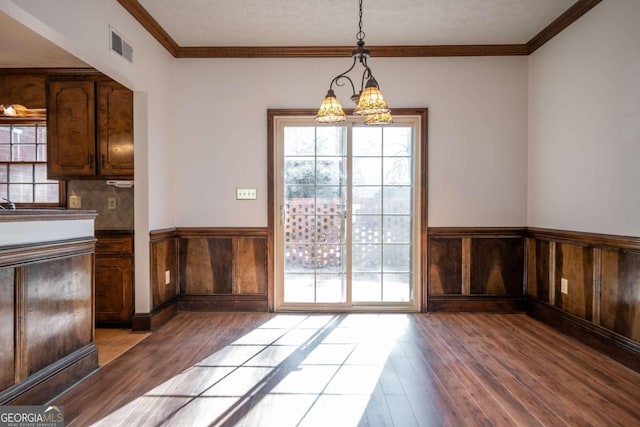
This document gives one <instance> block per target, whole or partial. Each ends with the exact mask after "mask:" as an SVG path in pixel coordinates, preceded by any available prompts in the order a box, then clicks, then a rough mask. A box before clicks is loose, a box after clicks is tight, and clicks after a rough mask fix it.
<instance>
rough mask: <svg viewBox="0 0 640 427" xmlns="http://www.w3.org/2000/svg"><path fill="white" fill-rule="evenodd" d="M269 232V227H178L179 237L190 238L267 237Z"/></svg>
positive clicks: (177, 233)
mask: <svg viewBox="0 0 640 427" xmlns="http://www.w3.org/2000/svg"><path fill="white" fill-rule="evenodd" d="M268 234H269V229H268V228H267V227H178V228H176V235H177V237H180V238H184V239H188V238H190V237H223V238H224V237H226V238H234V237H266V236H268Z"/></svg>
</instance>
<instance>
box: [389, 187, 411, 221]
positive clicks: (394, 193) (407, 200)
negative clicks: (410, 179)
mask: <svg viewBox="0 0 640 427" xmlns="http://www.w3.org/2000/svg"><path fill="white" fill-rule="evenodd" d="M382 211H383V212H384V213H385V214H405V215H409V214H411V187H391V186H385V187H384V207H383V209H382Z"/></svg>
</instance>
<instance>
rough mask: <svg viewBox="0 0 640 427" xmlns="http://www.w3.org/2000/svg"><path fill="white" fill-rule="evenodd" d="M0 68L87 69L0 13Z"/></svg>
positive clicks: (70, 56)
mask: <svg viewBox="0 0 640 427" xmlns="http://www.w3.org/2000/svg"><path fill="white" fill-rule="evenodd" d="M0 52H1V54H0V68H16V67H18V68H21V67H25V68H29V67H80V68H83V67H87V64H85V63H84V62H82V61H80V60H79V59H78V58H76V57H75V56H73V55H71V54H70V53H68V52H67V51H65V50H63V49H60V48H59V47H58V46H56V45H55V44H53V43H51V42H50V41H48V40H47V39H45V38H44V37H42V36H40V35H38V34H36V33H34V32H33V31H31V30H30V29H29V28H27V27H25V26H24V25H22V24H20V23H18V22H17V21H15V20H14V19H12V18H11V17H9V16H7V15H6V14H4V13H2V12H0Z"/></svg>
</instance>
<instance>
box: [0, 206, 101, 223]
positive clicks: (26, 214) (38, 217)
mask: <svg viewBox="0 0 640 427" xmlns="http://www.w3.org/2000/svg"><path fill="white" fill-rule="evenodd" d="M96 216H98V214H97V212H96V211H93V210H80V209H15V210H10V209H0V222H17V221H63V220H67V219H68V220H79V219H95V218H96Z"/></svg>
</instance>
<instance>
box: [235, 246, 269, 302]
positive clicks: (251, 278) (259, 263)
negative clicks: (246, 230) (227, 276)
mask: <svg viewBox="0 0 640 427" xmlns="http://www.w3.org/2000/svg"><path fill="white" fill-rule="evenodd" d="M233 270H234V271H233V277H234V278H233V293H234V294H266V293H267V239H265V238H248V237H245V238H238V239H233Z"/></svg>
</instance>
